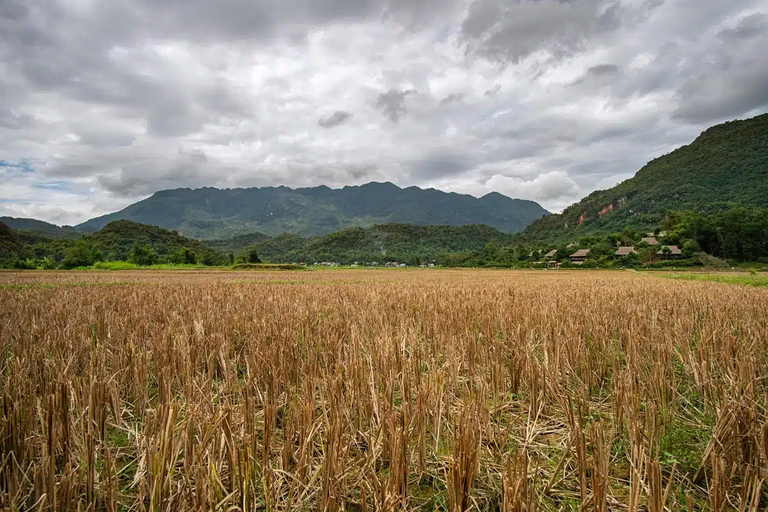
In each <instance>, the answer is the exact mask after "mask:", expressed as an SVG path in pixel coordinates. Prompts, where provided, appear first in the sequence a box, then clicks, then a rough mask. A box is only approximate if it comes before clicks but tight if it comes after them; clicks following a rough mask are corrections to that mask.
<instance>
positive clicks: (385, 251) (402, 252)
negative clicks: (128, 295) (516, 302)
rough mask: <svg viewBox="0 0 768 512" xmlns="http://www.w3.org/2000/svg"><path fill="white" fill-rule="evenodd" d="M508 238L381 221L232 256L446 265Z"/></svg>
mask: <svg viewBox="0 0 768 512" xmlns="http://www.w3.org/2000/svg"><path fill="white" fill-rule="evenodd" d="M511 241H512V237H511V236H510V235H507V234H505V233H502V232H501V231H498V230H496V229H494V228H491V227H488V226H461V227H453V226H411V225H407V224H386V225H381V226H374V227H372V228H366V229H364V228H350V229H345V230H343V231H340V232H338V233H333V234H330V235H325V236H321V237H317V238H312V239H303V238H301V237H297V236H296V235H283V236H280V237H275V238H270V239H267V240H263V241H261V242H259V243H257V244H254V245H252V246H251V247H248V248H240V249H239V250H238V251H237V254H238V255H240V256H241V257H242V258H243V259H244V260H247V259H248V258H249V254H250V253H249V251H251V252H252V251H255V252H256V253H257V254H258V256H259V257H260V259H262V260H264V261H269V262H273V263H281V262H294V263H296V262H306V263H314V262H321V261H330V262H335V263H339V264H342V265H350V264H353V263H355V262H357V263H358V264H371V263H374V262H376V263H380V264H382V265H383V264H385V263H386V262H390V261H397V262H402V263H406V264H408V265H420V264H429V263H436V264H445V263H446V262H447V261H448V260H449V259H450V258H451V255H454V254H462V255H463V254H472V253H473V252H477V251H482V250H483V249H484V248H485V247H486V245H488V244H489V243H494V244H497V245H499V246H501V245H503V244H507V243H510V242H511Z"/></svg>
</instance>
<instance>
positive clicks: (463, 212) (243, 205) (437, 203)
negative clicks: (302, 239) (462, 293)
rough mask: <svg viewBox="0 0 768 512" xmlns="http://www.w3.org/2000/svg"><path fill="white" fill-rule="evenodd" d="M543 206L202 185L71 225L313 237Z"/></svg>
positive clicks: (492, 199)
mask: <svg viewBox="0 0 768 512" xmlns="http://www.w3.org/2000/svg"><path fill="white" fill-rule="evenodd" d="M546 213H547V211H546V210H544V209H543V208H542V207H541V206H540V205H539V204H538V203H535V202H533V201H525V200H521V199H511V198H508V197H506V196H503V195H501V194H496V193H494V194H488V195H487V196H485V197H482V198H479V199H478V198H476V197H473V196H469V195H463V194H456V193H446V192H442V191H439V190H435V189H420V188H418V187H408V188H405V189H402V188H399V187H397V186H396V185H393V184H392V183H369V184H367V185H362V186H354V187H344V188H341V189H331V188H328V187H326V186H320V187H314V188H300V189H291V188H288V187H264V188H249V189H225V190H220V189H216V188H201V189H195V190H191V189H175V190H164V191H161V192H157V193H155V194H154V195H153V196H151V197H149V198H147V199H145V200H143V201H140V202H138V203H135V204H133V205H131V206H128V207H127V208H125V209H124V210H121V211H119V212H116V213H112V214H109V215H105V216H103V217H98V218H96V219H91V220H89V221H87V222H85V223H83V224H81V225H79V226H77V228H78V229H82V230H86V231H96V230H98V229H100V228H102V227H104V226H105V225H106V224H107V223H109V222H111V221H113V220H119V219H126V220H132V221H135V222H140V223H142V224H151V225H157V226H160V227H164V228H168V229H174V230H181V231H182V232H183V233H184V234H185V235H187V236H192V237H195V238H203V239H214V238H216V239H222V238H227V237H231V236H235V235H242V234H249V233H253V232H260V233H265V234H268V235H278V234H281V233H293V234H297V235H301V236H317V235H323V234H328V233H332V232H335V231H339V230H341V229H345V228H349V227H369V226H373V225H377V224H385V223H407V224H415V225H448V226H464V225H471V224H486V225H489V226H492V227H495V228H496V229H499V230H501V231H504V232H508V233H513V232H517V231H520V230H522V229H524V228H525V227H526V226H528V225H529V224H530V223H531V222H533V221H534V220H536V219H538V218H541V217H542V216H543V215H545V214H546Z"/></svg>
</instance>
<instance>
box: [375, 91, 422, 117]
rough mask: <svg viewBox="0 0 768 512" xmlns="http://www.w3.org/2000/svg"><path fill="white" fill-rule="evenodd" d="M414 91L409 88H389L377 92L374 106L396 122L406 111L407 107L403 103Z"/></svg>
mask: <svg viewBox="0 0 768 512" xmlns="http://www.w3.org/2000/svg"><path fill="white" fill-rule="evenodd" d="M414 93H415V91H411V90H405V91H399V90H395V89H390V90H388V91H387V92H383V93H381V94H379V97H378V98H376V105H375V107H376V108H377V109H378V110H380V111H381V113H382V114H384V115H385V116H387V118H389V120H390V121H392V122H393V123H397V122H398V121H400V118H401V117H402V116H404V115H405V114H406V113H407V112H408V107H407V106H406V104H405V100H406V98H408V96H410V95H411V94H414Z"/></svg>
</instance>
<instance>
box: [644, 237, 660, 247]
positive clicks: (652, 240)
mask: <svg viewBox="0 0 768 512" xmlns="http://www.w3.org/2000/svg"><path fill="white" fill-rule="evenodd" d="M643 242H645V243H646V244H648V245H659V241H658V240H656V238H655V237H652V236H650V237H648V238H643Z"/></svg>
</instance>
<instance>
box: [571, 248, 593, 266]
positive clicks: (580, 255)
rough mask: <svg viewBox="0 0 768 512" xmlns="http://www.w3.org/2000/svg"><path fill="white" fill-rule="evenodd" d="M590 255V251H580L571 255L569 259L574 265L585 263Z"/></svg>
mask: <svg viewBox="0 0 768 512" xmlns="http://www.w3.org/2000/svg"><path fill="white" fill-rule="evenodd" d="M588 254H589V249H579V250H578V251H576V252H575V253H573V254H571V255H570V256H569V258H570V259H571V262H573V263H584V262H585V261H587V255H588Z"/></svg>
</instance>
